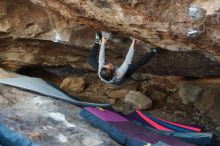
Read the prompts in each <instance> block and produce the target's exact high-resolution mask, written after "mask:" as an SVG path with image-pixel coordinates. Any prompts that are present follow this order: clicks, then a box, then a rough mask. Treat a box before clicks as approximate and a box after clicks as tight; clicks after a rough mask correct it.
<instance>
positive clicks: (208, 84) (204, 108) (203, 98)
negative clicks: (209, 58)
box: [184, 79, 220, 123]
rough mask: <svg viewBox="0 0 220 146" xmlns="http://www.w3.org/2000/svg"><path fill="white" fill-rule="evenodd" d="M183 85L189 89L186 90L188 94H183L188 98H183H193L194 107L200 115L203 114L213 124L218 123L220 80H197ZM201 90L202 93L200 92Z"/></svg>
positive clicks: (219, 115)
mask: <svg viewBox="0 0 220 146" xmlns="http://www.w3.org/2000/svg"><path fill="white" fill-rule="evenodd" d="M184 85H187V86H186V87H187V88H188V87H189V88H188V91H189V92H188V93H187V92H184V93H186V94H185V95H187V94H188V96H185V97H193V98H192V99H193V103H194V106H195V107H196V108H197V109H198V110H199V111H200V114H205V115H207V116H208V117H210V118H211V119H212V120H213V121H214V122H216V123H220V119H219V117H220V114H219V106H220V105H219V103H220V102H219V99H220V98H219V94H220V90H219V89H220V80H219V79H200V80H199V79H198V80H192V81H185V83H184ZM189 85H190V86H189ZM187 88H185V89H187ZM193 89H194V90H193ZM201 90H202V92H200V91H201ZM184 91H187V90H184ZM192 91H193V92H192ZM198 94H199V96H198ZM192 95H193V96H192ZM195 97H196V98H195ZM185 99H187V100H188V99H189V98H185Z"/></svg>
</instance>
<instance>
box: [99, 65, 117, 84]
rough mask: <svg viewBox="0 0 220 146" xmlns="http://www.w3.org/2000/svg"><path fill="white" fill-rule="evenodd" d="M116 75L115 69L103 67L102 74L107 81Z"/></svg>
mask: <svg viewBox="0 0 220 146" xmlns="http://www.w3.org/2000/svg"><path fill="white" fill-rule="evenodd" d="M114 75H115V70H114V69H107V68H104V67H103V68H102V69H101V71H100V76H101V77H102V78H103V79H105V80H107V81H110V80H111V79H113V77H114Z"/></svg>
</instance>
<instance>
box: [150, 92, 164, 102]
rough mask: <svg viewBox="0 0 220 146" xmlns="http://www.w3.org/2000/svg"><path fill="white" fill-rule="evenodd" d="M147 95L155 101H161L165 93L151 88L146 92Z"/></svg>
mask: <svg viewBox="0 0 220 146" xmlns="http://www.w3.org/2000/svg"><path fill="white" fill-rule="evenodd" d="M147 95H148V96H149V97H150V99H152V100H156V101H162V100H164V99H165V98H166V96H167V95H166V94H165V93H163V92H161V91H159V90H151V92H150V93H149V92H148V94H147Z"/></svg>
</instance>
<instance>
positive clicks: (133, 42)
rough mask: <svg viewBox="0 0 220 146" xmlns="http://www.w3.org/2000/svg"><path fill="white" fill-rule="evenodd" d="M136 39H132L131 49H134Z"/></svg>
mask: <svg viewBox="0 0 220 146" xmlns="http://www.w3.org/2000/svg"><path fill="white" fill-rule="evenodd" d="M135 41H136V39H134V38H133V39H132V43H131V47H132V48H134V44H135Z"/></svg>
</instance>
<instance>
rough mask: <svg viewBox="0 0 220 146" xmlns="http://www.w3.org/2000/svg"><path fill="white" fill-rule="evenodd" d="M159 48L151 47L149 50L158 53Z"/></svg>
mask: <svg viewBox="0 0 220 146" xmlns="http://www.w3.org/2000/svg"><path fill="white" fill-rule="evenodd" d="M161 50H162V49H161V48H151V51H152V52H154V53H160V52H161Z"/></svg>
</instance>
